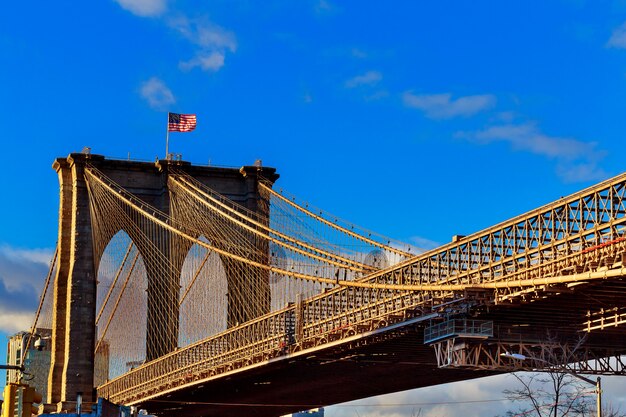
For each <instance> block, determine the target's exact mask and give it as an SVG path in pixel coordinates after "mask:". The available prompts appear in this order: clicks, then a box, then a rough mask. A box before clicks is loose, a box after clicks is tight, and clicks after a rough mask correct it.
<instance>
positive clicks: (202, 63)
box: [178, 51, 224, 71]
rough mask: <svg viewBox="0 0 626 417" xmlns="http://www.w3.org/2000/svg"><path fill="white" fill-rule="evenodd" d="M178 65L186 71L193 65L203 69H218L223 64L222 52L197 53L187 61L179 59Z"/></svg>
mask: <svg viewBox="0 0 626 417" xmlns="http://www.w3.org/2000/svg"><path fill="white" fill-rule="evenodd" d="M178 65H179V67H180V68H181V69H183V70H186V71H188V70H190V69H192V68H195V67H200V69H202V70H203V71H218V70H219V69H220V68H222V67H223V66H224V53H222V52H217V51H213V52H208V53H207V54H203V53H198V54H197V55H196V56H195V57H194V58H192V59H190V60H189V61H181V62H180V63H179V64H178Z"/></svg>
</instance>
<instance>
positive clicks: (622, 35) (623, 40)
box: [606, 23, 626, 49]
mask: <svg viewBox="0 0 626 417" xmlns="http://www.w3.org/2000/svg"><path fill="white" fill-rule="evenodd" d="M606 46H608V47H610V48H622V49H624V48H626V23H624V24H622V25H621V26H620V27H618V28H616V29H615V30H613V34H612V35H611V37H610V38H609V41H608V42H607V43H606Z"/></svg>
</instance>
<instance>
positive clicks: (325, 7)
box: [314, 0, 335, 14]
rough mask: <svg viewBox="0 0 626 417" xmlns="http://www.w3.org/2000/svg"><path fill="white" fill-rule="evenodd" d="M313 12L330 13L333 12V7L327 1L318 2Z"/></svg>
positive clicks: (320, 0) (319, 0)
mask: <svg viewBox="0 0 626 417" xmlns="http://www.w3.org/2000/svg"><path fill="white" fill-rule="evenodd" d="M314 8H315V12H316V13H318V14H322V13H332V12H334V11H335V5H334V4H332V3H331V2H329V1H328V0H318V1H317V2H316V3H315V7H314Z"/></svg>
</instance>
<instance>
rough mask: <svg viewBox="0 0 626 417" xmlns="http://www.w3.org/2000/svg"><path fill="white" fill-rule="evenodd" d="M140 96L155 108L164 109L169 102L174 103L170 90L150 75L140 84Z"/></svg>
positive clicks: (174, 99)
mask: <svg viewBox="0 0 626 417" xmlns="http://www.w3.org/2000/svg"><path fill="white" fill-rule="evenodd" d="M140 94H141V97H143V98H144V99H145V100H146V101H147V102H148V104H149V105H150V107H152V108H153V109H155V110H165V109H166V108H167V106H169V105H170V104H174V103H176V98H175V97H174V94H173V93H172V91H171V90H170V89H169V88H168V87H167V85H165V83H164V82H163V81H161V80H160V79H159V78H157V77H152V78H150V79H149V80H148V81H146V82H144V83H143V84H142V85H141V90H140Z"/></svg>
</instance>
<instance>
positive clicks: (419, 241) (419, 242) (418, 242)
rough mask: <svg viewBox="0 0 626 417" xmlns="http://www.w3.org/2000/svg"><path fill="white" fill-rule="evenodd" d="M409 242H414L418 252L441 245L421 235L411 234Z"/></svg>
mask: <svg viewBox="0 0 626 417" xmlns="http://www.w3.org/2000/svg"><path fill="white" fill-rule="evenodd" d="M409 242H411V243H412V244H414V245H415V246H416V247H417V249H418V251H419V252H424V251H427V250H430V249H434V248H436V247H439V246H441V243H439V242H436V241H434V240H431V239H427V238H425V237H421V236H412V237H410V238H409Z"/></svg>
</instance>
